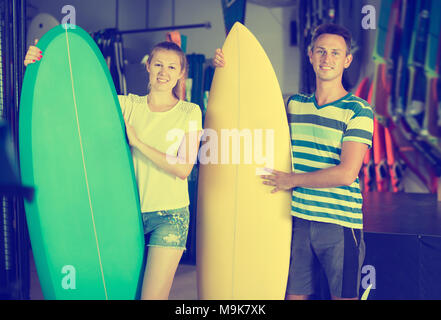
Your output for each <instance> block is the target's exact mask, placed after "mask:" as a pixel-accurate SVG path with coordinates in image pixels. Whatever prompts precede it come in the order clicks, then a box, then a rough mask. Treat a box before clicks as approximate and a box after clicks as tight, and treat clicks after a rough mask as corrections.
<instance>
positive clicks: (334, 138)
mask: <svg viewBox="0 0 441 320" xmlns="http://www.w3.org/2000/svg"><path fill="white" fill-rule="evenodd" d="M288 121H289V125H290V132H291V144H292V170H293V172H295V173H304V172H313V171H316V170H320V169H325V168H329V167H332V166H336V165H338V164H339V163H340V155H341V146H342V143H343V142H344V141H355V142H361V143H365V144H367V145H368V146H369V147H371V146H372V134H373V112H372V108H371V106H370V105H369V104H368V103H367V102H366V101H364V100H363V99H360V98H358V97H356V96H354V95H353V94H351V93H348V94H347V95H346V96H344V97H343V98H341V99H339V100H337V101H335V102H332V103H329V104H326V105H323V106H318V104H317V101H316V99H315V96H314V95H312V96H304V95H300V94H297V95H294V96H292V97H291V98H290V99H289V101H288ZM362 202H363V199H362V195H361V192H360V185H359V180H358V178H357V179H356V180H355V181H354V182H353V183H352V184H351V185H350V186H339V187H333V188H303V187H297V188H294V189H293V191H292V204H291V207H292V215H293V216H296V217H299V218H303V219H307V220H313V221H321V222H328V223H334V224H338V225H342V226H345V227H350V228H355V229H362V228H363V214H362Z"/></svg>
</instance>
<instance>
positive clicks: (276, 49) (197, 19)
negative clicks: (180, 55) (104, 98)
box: [148, 0, 298, 93]
mask: <svg viewBox="0 0 441 320" xmlns="http://www.w3.org/2000/svg"><path fill="white" fill-rule="evenodd" d="M174 3H175V7H174V14H173V11H172V9H173V0H163V1H157V0H150V1H149V7H148V9H149V10H148V11H149V14H148V16H149V22H148V26H149V27H150V28H154V27H162V26H170V25H172V24H173V17H174V20H175V21H174V22H175V24H174V25H185V24H195V23H203V22H206V21H209V22H210V23H211V26H212V27H211V29H184V30H181V33H182V34H184V35H186V36H187V37H188V42H187V53H200V54H203V55H205V57H206V58H212V57H213V55H214V50H215V49H216V48H220V47H222V44H223V42H224V40H225V26H224V18H223V13H222V7H221V1H220V0H175V1H174ZM292 17H294V8H293V7H284V8H274V9H268V8H266V7H263V6H258V5H255V4H252V3H247V6H246V17H245V26H246V27H247V28H248V29H249V30H250V31H251V32H252V33H253V34H254V35H255V36H256V38H257V39H258V40H259V42H260V44H261V45H262V47H263V48H264V50H265V51H266V53H267V55H268V57H269V59H270V61H271V63H272V64H273V67H274V70H275V72H276V75H277V77H278V79H279V82H280V86H281V89H282V92H283V93H294V92H297V91H298V74H297V73H296V70H297V67H296V66H297V60H298V48H297V47H291V46H290V45H289V31H290V30H289V25H290V19H291V18H292ZM164 39H165V32H157V33H156V34H155V35H152V38H151V40H153V41H152V43H155V42H159V41H163V40H164Z"/></svg>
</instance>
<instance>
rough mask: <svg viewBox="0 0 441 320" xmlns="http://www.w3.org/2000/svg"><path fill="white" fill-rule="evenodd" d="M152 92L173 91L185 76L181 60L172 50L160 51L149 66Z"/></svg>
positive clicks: (155, 54)
mask: <svg viewBox="0 0 441 320" xmlns="http://www.w3.org/2000/svg"><path fill="white" fill-rule="evenodd" d="M147 71H148V72H149V80H150V86H151V89H150V90H151V91H162V92H164V91H170V92H171V91H172V90H173V88H174V87H175V86H176V83H177V82H178V80H179V79H181V78H182V76H183V70H182V68H181V58H180V57H179V55H178V54H177V53H176V52H174V51H171V50H158V51H156V52H155V53H154V56H153V57H152V59H151V61H150V64H147Z"/></svg>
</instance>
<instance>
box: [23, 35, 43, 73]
mask: <svg viewBox="0 0 441 320" xmlns="http://www.w3.org/2000/svg"><path fill="white" fill-rule="evenodd" d="M37 42H38V39H35V41H34V45H33V46H29V49H28V52H26V56H25V60H24V65H25V66H26V67H27V66H28V64H31V63H34V62H35V61H37V60H40V59H41V58H42V57H43V55H42V53H43V52H41V50H40V49H39V48H37V47H36V45H37Z"/></svg>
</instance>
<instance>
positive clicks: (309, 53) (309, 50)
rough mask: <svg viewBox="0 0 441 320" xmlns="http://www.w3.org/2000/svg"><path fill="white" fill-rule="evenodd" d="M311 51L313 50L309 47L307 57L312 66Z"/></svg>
mask: <svg viewBox="0 0 441 320" xmlns="http://www.w3.org/2000/svg"><path fill="white" fill-rule="evenodd" d="M312 50H313V48H312V47H311V46H309V47H308V57H309V62H310V63H311V64H312Z"/></svg>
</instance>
